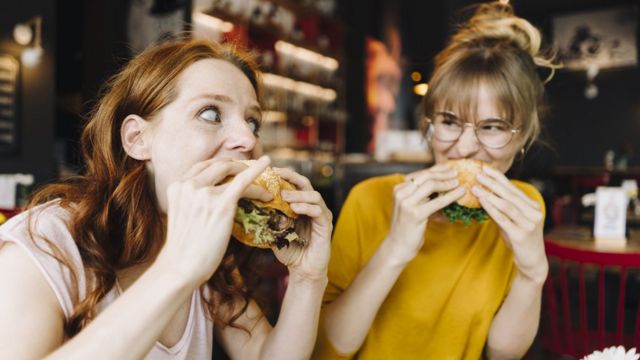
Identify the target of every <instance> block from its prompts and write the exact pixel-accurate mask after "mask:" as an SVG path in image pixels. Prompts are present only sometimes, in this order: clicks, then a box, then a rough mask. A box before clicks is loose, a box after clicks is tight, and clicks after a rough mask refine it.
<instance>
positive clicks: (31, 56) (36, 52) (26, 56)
mask: <svg viewBox="0 0 640 360" xmlns="http://www.w3.org/2000/svg"><path fill="white" fill-rule="evenodd" d="M43 53H44V51H43V50H42V48H41V47H40V46H37V47H28V48H26V49H24V50H22V54H21V55H20V59H21V60H22V63H23V64H24V66H26V67H34V66H36V65H38V64H39V63H40V60H41V59H42V54H43Z"/></svg>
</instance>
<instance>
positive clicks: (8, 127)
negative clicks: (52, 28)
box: [0, 54, 20, 153]
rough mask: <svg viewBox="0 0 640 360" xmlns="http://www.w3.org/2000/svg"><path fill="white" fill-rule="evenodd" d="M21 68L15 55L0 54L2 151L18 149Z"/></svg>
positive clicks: (0, 137)
mask: <svg viewBox="0 0 640 360" xmlns="http://www.w3.org/2000/svg"><path fill="white" fill-rule="evenodd" d="M19 68H20V63H19V62H18V60H16V59H15V58H14V57H13V56H11V55H6V54H0V153H3V152H12V151H15V150H16V149H17V141H18V116H17V111H18V101H17V98H18V70H19Z"/></svg>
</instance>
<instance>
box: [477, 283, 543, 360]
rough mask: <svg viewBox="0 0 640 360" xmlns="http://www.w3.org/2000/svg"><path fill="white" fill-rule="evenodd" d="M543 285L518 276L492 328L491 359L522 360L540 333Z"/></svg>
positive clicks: (489, 353) (489, 340)
mask: <svg viewBox="0 0 640 360" xmlns="http://www.w3.org/2000/svg"><path fill="white" fill-rule="evenodd" d="M543 284H544V283H543V282H540V281H533V280H531V279H527V278H525V277H524V276H522V275H521V274H520V273H518V274H517V275H516V277H515V279H514V280H513V284H512V286H511V291H510V292H509V295H507V298H506V299H505V301H504V303H503V304H502V306H501V308H500V311H498V313H497V314H496V316H495V318H494V319H493V322H492V323H491V328H490V329H489V337H488V339H487V355H488V357H489V359H520V358H522V357H523V356H524V354H525V353H526V352H527V350H528V349H529V347H530V346H531V344H532V343H533V340H534V338H535V336H536V333H537V331H538V324H539V322H540V304H541V299H542V287H543Z"/></svg>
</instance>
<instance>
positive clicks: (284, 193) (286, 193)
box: [280, 190, 291, 200]
mask: <svg viewBox="0 0 640 360" xmlns="http://www.w3.org/2000/svg"><path fill="white" fill-rule="evenodd" d="M280 196H282V198H283V199H285V200H287V199H288V198H289V196H291V191H288V190H282V191H281V192H280Z"/></svg>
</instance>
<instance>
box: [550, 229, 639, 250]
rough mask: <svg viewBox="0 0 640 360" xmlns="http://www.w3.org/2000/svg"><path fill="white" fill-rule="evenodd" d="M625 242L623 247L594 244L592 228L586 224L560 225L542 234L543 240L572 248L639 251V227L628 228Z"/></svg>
mask: <svg viewBox="0 0 640 360" xmlns="http://www.w3.org/2000/svg"><path fill="white" fill-rule="evenodd" d="M627 231H628V236H627V244H626V246H624V247H606V246H601V245H600V244H596V243H595V240H594V238H593V228H592V227H587V226H561V227H558V228H555V229H553V230H551V231H549V232H547V233H546V234H545V235H544V240H545V242H548V243H552V244H556V245H560V246H564V247H569V248H574V249H580V250H590V251H598V252H607V253H639V254H640V229H637V228H628V229H627Z"/></svg>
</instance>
